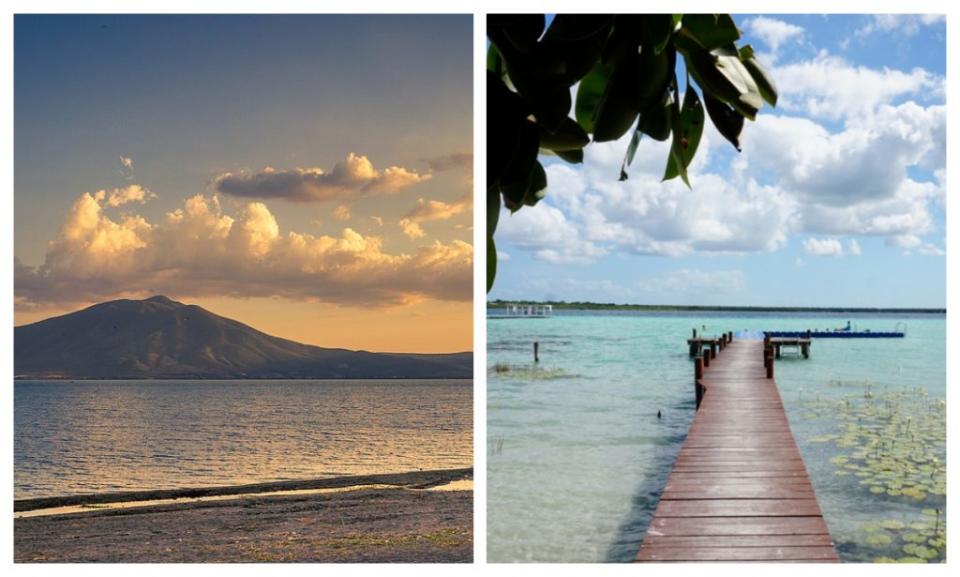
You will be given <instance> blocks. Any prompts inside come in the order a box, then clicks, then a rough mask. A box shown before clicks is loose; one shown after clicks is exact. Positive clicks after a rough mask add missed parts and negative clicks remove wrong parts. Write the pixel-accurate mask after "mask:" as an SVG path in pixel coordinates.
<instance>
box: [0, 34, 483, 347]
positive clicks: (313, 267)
mask: <svg viewBox="0 0 960 577" xmlns="http://www.w3.org/2000/svg"><path fill="white" fill-rule="evenodd" d="M471 39H472V25H471V18H470V17H469V16H359V17H354V16H312V15H307V16H302V15H298V16H292V15H291V16H239V17H238V16H17V17H16V19H15V39H14V42H15V79H16V84H15V102H16V106H15V128H16V133H15V169H16V173H15V201H14V202H15V210H16V230H15V255H16V259H17V260H16V264H15V301H16V324H18V325H19V324H25V323H29V322H34V321H37V320H40V319H43V318H46V317H49V316H52V315H55V314H62V313H64V312H69V311H72V310H76V309H78V308H81V307H83V306H87V305H89V304H93V303H96V302H101V301H105V300H110V299H115V298H142V297H147V296H150V295H153V294H165V295H167V296H169V297H171V298H174V299H176V300H180V301H183V302H187V303H193V304H198V305H200V306H204V307H206V308H208V309H210V310H211V311H213V312H215V313H218V314H222V315H225V316H228V317H231V318H234V319H237V320H239V321H241V322H245V323H248V324H251V325H252V326H254V327H255V328H258V329H260V330H263V331H265V332H267V333H270V334H274V335H278V336H282V337H286V338H290V339H294V340H298V341H301V342H307V343H311V344H316V345H320V346H330V347H347V348H354V349H356V348H363V349H368V350H377V351H411V352H448V351H463V350H470V349H471V347H472V323H471V316H472V313H471V297H472V294H471V286H472V282H471V278H472V259H473V249H472V234H473V232H472V216H471V215H472V202H471V199H472V195H471V190H472V178H471V174H472V139H473V135H472V124H473V116H472V111H471V108H472V71H471V70H472V49H471V41H472V40H471Z"/></svg>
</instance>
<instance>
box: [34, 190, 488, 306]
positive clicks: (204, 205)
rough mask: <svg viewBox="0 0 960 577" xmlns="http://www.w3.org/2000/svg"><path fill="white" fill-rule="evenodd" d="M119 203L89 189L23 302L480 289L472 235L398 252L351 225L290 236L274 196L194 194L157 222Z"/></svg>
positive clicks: (443, 295)
mask: <svg viewBox="0 0 960 577" xmlns="http://www.w3.org/2000/svg"><path fill="white" fill-rule="evenodd" d="M112 208H113V206H111V204H110V203H109V200H108V197H107V195H106V194H100V193H96V194H90V193H84V194H82V195H81V196H80V197H79V198H78V199H77V200H76V202H74V204H73V206H72V207H71V209H70V211H69V213H68V214H67V216H66V218H65V219H64V222H63V224H62V226H61V228H60V232H59V234H58V235H57V237H56V238H55V239H53V240H52V241H50V243H49V247H48V250H47V253H46V256H45V258H44V262H43V263H42V264H40V265H39V266H35V267H34V266H29V265H26V264H24V263H22V262H20V261H19V260H18V261H17V266H16V272H15V295H16V299H15V300H16V303H17V306H18V307H21V308H24V307H27V308H29V307H34V308H36V307H44V306H54V305H64V304H75V303H89V302H92V301H99V300H105V299H107V298H116V297H117V296H121V295H147V294H151V293H154V294H155V293H158V292H161V293H168V292H169V293H173V294H177V295H181V296H184V297H187V296H193V297H200V296H211V295H214V296H236V297H251V296H280V297H284V298H290V299H307V300H319V301H323V302H330V303H337V304H345V305H362V306H390V305H397V304H403V303H407V302H413V301H416V300H420V299H424V298H437V299H445V300H467V299H469V298H471V287H472V270H473V267H472V260H473V247H472V246H471V245H469V244H467V243H464V242H461V241H456V240H455V241H452V242H451V243H450V244H444V243H441V242H434V243H432V244H429V245H424V246H420V247H418V248H417V249H416V251H415V252H413V253H390V252H388V251H387V250H385V247H384V245H383V240H382V239H381V238H379V237H376V236H364V235H362V234H360V233H358V232H356V231H355V230H353V229H351V228H345V229H343V231H342V233H341V234H340V236H327V235H322V236H314V235H311V234H306V233H299V232H294V231H290V232H287V233H285V234H284V233H282V232H281V229H280V226H279V224H278V222H277V220H276V218H275V217H274V216H273V214H272V213H271V212H270V210H269V209H268V207H267V206H266V205H265V204H263V203H260V202H251V203H248V204H246V205H245V206H244V207H243V208H242V209H241V210H240V211H239V212H238V213H236V214H235V215H233V216H231V215H228V214H225V213H224V211H223V209H222V207H221V206H220V203H219V201H218V200H217V197H215V196H214V197H205V196H202V195H197V196H194V197H192V198H189V199H187V200H186V201H185V202H184V204H183V206H182V207H181V208H178V209H176V210H174V211H172V212H169V213H167V214H166V216H165V217H164V218H163V219H161V220H159V221H157V222H149V221H148V220H147V219H146V218H144V217H143V216H140V215H131V214H123V215H120V216H119V217H117V216H112V215H110V214H108V210H109V209H112Z"/></svg>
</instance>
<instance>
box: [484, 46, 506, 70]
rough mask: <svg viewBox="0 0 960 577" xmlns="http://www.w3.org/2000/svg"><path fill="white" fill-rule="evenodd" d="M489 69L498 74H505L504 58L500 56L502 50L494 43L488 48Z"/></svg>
mask: <svg viewBox="0 0 960 577" xmlns="http://www.w3.org/2000/svg"><path fill="white" fill-rule="evenodd" d="M487 70H489V71H490V72H493V73H494V74H496V75H497V76H503V59H502V58H500V52H499V51H498V50H497V47H496V46H495V45H494V44H493V43H491V44H490V47H489V48H487Z"/></svg>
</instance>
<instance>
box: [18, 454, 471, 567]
mask: <svg viewBox="0 0 960 577" xmlns="http://www.w3.org/2000/svg"><path fill="white" fill-rule="evenodd" d="M472 478H473V474H472V468H471V469H454V470H446V471H415V472H408V473H394V474H386V475H363V476H353V477H338V478H334V479H315V480H307V481H282V482H278V483H258V484H253V485H241V486H236V487H213V488H205V489H184V490H176V491H171V490H168V491H166V494H171V493H178V494H180V495H183V494H184V493H185V492H188V494H193V495H196V494H197V492H203V493H204V494H205V496H200V497H196V498H189V497H187V498H185V497H180V498H179V499H174V500H172V501H166V502H164V501H159V502H158V501H152V502H151V501H149V500H145V499H144V497H145V496H148V495H156V494H158V493H161V492H158V491H128V492H123V493H110V494H107V493H103V494H97V495H86V496H83V495H77V496H69V497H47V498H41V499H27V500H25V499H21V500H19V501H18V502H15V504H18V505H19V507H20V509H21V510H23V508H24V507H33V508H32V509H29V510H28V512H29V511H31V510H32V511H36V512H44V513H48V514H38V515H34V516H21V517H17V515H16V514H15V515H14V517H15V518H14V560H15V561H16V562H59V563H65V562H66V563H72V562H112V563H117V562H121V563H149V562H153V563H169V562H175V563H180V562H192V563H196V562H201V563H208V562H216V563H221V562H234V563H237V562H258V563H263V562H341V563H342V562H362V563H369V562H375V563H394V562H401V563H404V562H419V563H423V562H432V563H443V562H446V563H451V562H470V561H472V559H473V490H472ZM265 487H274V488H277V487H279V488H280V489H281V490H279V491H273V492H270V491H263V488H265ZM305 487H307V488H305ZM467 487H469V489H468V488H467ZM283 489H285V490H283ZM254 491H259V492H254ZM211 493H220V494H219V495H213V494H211ZM118 498H120V499H125V500H121V501H117V500H116V499H118ZM78 500H87V501H91V500H96V501H98V502H99V504H100V505H102V506H97V504H96V503H94V504H93V506H88V507H80V506H75V505H69V506H68V505H61V506H66V507H75V508H76V509H78V510H71V511H69V512H60V511H50V510H49V509H42V508H36V507H38V506H39V505H41V504H45V505H55V504H58V503H60V504H62V503H67V502H77V501H78Z"/></svg>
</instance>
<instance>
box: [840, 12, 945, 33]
mask: <svg viewBox="0 0 960 577" xmlns="http://www.w3.org/2000/svg"><path fill="white" fill-rule="evenodd" d="M868 18H869V21H868V22H867V23H866V24H864V25H863V26H862V27H860V28H858V29H857V31H856V33H855V34H856V35H857V36H859V37H864V36H869V35H871V34H877V33H894V34H898V35H902V36H908V37H909V36H914V35H916V34H917V32H919V31H920V29H921V28H923V27H925V26H934V25H937V24H940V23H942V22H946V19H947V17H946V15H944V14H871V15H870V16H868Z"/></svg>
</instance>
